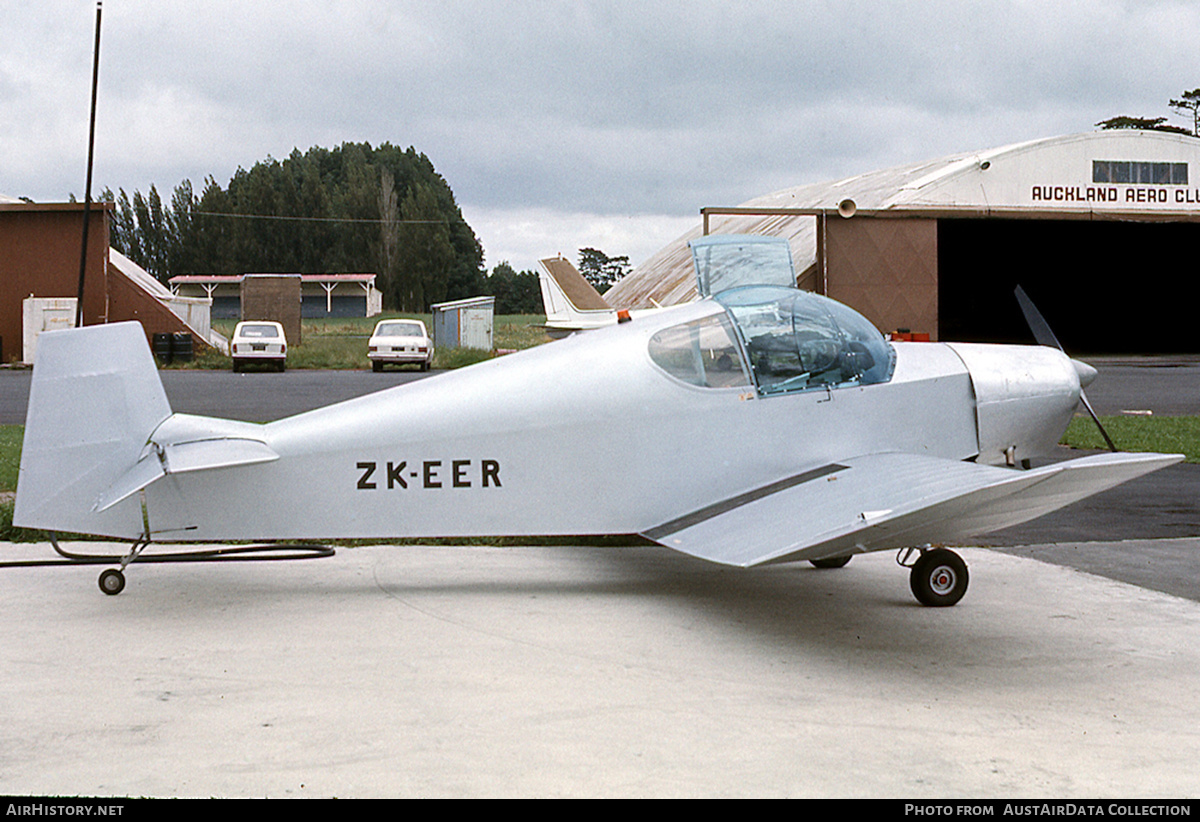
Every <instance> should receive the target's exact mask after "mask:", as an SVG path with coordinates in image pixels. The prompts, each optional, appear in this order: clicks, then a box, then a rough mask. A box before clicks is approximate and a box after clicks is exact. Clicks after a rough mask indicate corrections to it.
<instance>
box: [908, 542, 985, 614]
mask: <svg viewBox="0 0 1200 822" xmlns="http://www.w3.org/2000/svg"><path fill="white" fill-rule="evenodd" d="M969 581H970V577H969V575H968V574H967V563H965V562H963V558H962V557H960V556H959V555H958V554H956V553H954V552H953V551H949V550H947V549H945V548H935V549H933V550H930V551H925V552H924V553H923V554H921V557H920V559H918V560H917V561H916V562H915V563H913V566H912V572H911V573H910V575H909V578H908V583H909V586H910V587H911V588H912V592H913V596H915V597H916V598H917V602H920V603H921V604H922V605H928V606H930V607H932V608H946V607H948V606H951V605H954V604H956V603H957V602H958V601H959V600H960V599H962V598H963V595H964V594H965V593H966V592H967V584H968V582H969Z"/></svg>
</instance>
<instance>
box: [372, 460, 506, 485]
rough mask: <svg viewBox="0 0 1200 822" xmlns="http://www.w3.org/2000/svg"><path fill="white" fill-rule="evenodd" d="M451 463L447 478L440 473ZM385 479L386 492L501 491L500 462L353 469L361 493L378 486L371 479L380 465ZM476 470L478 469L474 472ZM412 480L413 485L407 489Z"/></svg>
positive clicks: (400, 464)
mask: <svg viewBox="0 0 1200 822" xmlns="http://www.w3.org/2000/svg"><path fill="white" fill-rule="evenodd" d="M447 462H449V463H450V476H449V477H446V476H444V475H443V474H442V473H441V472H442V470H443V469H444V468H445V465H446V463H447ZM381 464H382V465H383V466H384V469H385V474H386V475H387V487H388V490H395V489H397V488H399V489H401V490H407V489H409V488H431V489H433V488H501V487H502V484H501V482H500V461H499V460H470V459H466V460H423V461H421V462H420V463H416V464H414V465H413V466H412V467H411V468H410V467H409V465H408V461H407V460H400V461H398V462H394V461H388V462H386V463H378V462H359V463H356V466H357V468H358V470H359V471H361V472H362V473H361V474H360V475H359V477H358V484H357V485H356V487H357V488H358V489H359V490H361V491H374V490H377V489H378V488H379V483H378V481H376V480H375V479H373V478H374V476H375V472H376V471H378V470H379V466H380V465H381ZM475 466H479V467H478V469H476V467H475ZM409 480H412V485H411V486H410V485H409Z"/></svg>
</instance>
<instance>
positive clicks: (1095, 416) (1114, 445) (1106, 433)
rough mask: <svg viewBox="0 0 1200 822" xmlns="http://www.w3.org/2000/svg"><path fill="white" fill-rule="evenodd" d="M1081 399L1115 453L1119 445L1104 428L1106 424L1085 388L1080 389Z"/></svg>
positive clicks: (1109, 447)
mask: <svg viewBox="0 0 1200 822" xmlns="http://www.w3.org/2000/svg"><path fill="white" fill-rule="evenodd" d="M1079 401H1080V402H1081V403H1083V407H1084V408H1086V409H1087V412H1088V414H1089V415H1090V416H1091V418H1092V422H1094V423H1096V427H1097V428H1099V429H1100V436H1102V437H1104V441H1105V442H1107V443H1108V449H1109V450H1110V451H1112V452H1113V453H1116V452H1117V450H1118V449H1117V445H1116V443H1114V442H1113V441H1112V437H1110V436H1109V435H1108V432H1107V431H1105V430H1104V426H1103V425H1102V424H1101V423H1100V417H1098V416H1097V415H1096V412H1095V411H1093V410H1092V404H1091V403H1090V402H1088V398H1087V395H1086V394H1084V393H1083V389H1082V388H1080V389H1079Z"/></svg>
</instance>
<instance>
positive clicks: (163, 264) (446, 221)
mask: <svg viewBox="0 0 1200 822" xmlns="http://www.w3.org/2000/svg"><path fill="white" fill-rule="evenodd" d="M101 197H102V198H103V199H106V200H109V201H112V202H114V203H115V205H116V208H115V213H114V216H113V221H112V225H111V231H110V243H111V244H112V246H113V247H114V248H116V249H117V250H118V251H120V252H121V253H123V254H125V255H126V256H128V257H129V258H130V259H132V260H133V261H134V262H136V263H137V264H138V265H140V266H142V267H143V268H145V269H146V270H147V271H148V272H150V273H151V274H152V275H154V277H156V278H157V279H158V280H159V281H160V282H163V283H164V284H165V283H166V282H167V281H168V280H169V279H170V278H171V277H174V276H177V275H180V274H246V273H258V274H267V273H305V274H314V273H317V274H319V273H335V272H336V273H370V272H373V273H375V274H376V275H377V280H376V282H377V286H378V288H379V289H380V290H381V291H382V292H383V295H384V302H385V304H386V305H387V306H388V308H390V309H393V310H397V311H404V312H428V311H429V306H430V305H431V304H433V303H437V302H443V301H446V300H456V299H463V298H466V297H474V296H478V295H481V294H494V295H495V296H496V297H497V304H496V311H497V313H540V312H541V310H542V308H541V294H540V289H539V286H538V283H537V275H536V274H534V273H532V272H528V271H526V272H520V273H518V272H516V271H514V270H513V269H512V267H511V266H509V265H508V264H507V263H501V264H500V265H497V266H496V269H495V270H494V271H493V272H492V275H491V276H488V275H487V274H486V272H485V271H484V267H483V247H482V246H481V245H480V243H479V240H478V238H477V237H476V236H475V232H474V231H473V230H472V229H471V227H470V226H469V225H468V224H467V222H466V220H465V219H463V216H462V212H461V211H460V209H459V207H458V205H457V203H456V202H455V199H454V193H453V192H452V191H451V190H450V186H449V185H448V184H447V183H446V181H445V179H443V178H442V176H441V175H440V174H438V173H437V171H436V170H435V169H434V167H433V164H432V163H431V162H430V161H429V159H428V158H427V157H426V156H425V155H424V154H421V153H419V152H417V151H416V150H415V149H414V148H412V147H410V148H408V149H407V150H401V149H399V148H397V147H395V146H393V145H391V144H389V143H384V144H383V145H380V146H378V147H375V148H373V147H372V146H371V145H370V144H368V143H344V144H343V145H341V146H340V147H338V148H334V149H325V148H320V147H314V148H311V149H309V150H308V151H306V152H304V153H301V152H300V151H299V150H298V149H297V150H295V151H293V152H292V153H291V154H290V155H289V156H288V157H287V158H286V159H284V160H275V159H273V158H270V157H268V158H267V159H266V160H264V161H261V162H259V163H256V164H255V165H254V166H253V167H252V168H251V169H250V170H248V171H247V170H245V169H243V168H238V170H237V172H236V173H235V174H234V175H233V177H232V179H230V181H229V184H228V186H226V187H225V188H222V187H221V185H220V184H218V183H217V182H216V180H214V179H213V178H212V177H211V176H210V177H208V178H207V179H206V180H205V182H204V187H203V189H202V190H201V191H200V192H199V193H197V192H196V191H195V190H194V189H193V187H192V183H191V181H190V180H184V181H183V182H181V183H180V184H179V185H177V186H176V187H175V189H174V191H173V192H172V193H171V197H170V200H169V201H164V200H163V199H162V197H161V195H160V194H159V193H158V191H157V189H156V187H155V186H153V185H152V186H151V187H150V191H149V193H148V194H146V195H143V194H142V193H141V192H140V191H135V192H134V193H133V196H132V197H130V196H129V195H127V194H126V192H125V191H124V190H123V189H121V190H119V191H118V192H117V193H116V194H115V195H114V194H113V192H112V191H111V190H109V189H105V190H104V191H103V192H102V194H101ZM497 291H499V292H501V293H502V294H503V301H501V293H496V292H497Z"/></svg>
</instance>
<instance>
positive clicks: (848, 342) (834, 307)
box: [650, 286, 896, 396]
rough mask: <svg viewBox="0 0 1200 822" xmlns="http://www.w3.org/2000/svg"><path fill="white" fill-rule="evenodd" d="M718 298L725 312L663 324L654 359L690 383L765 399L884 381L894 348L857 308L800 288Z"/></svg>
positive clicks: (734, 292)
mask: <svg viewBox="0 0 1200 822" xmlns="http://www.w3.org/2000/svg"><path fill="white" fill-rule="evenodd" d="M715 300H716V301H717V303H718V304H720V305H721V306H722V307H723V308H724V309H725V311H724V313H722V314H715V315H711V316H709V317H705V318H704V319H701V320H697V321H692V322H688V323H682V324H680V325H677V326H671V327H670V328H665V329H663V330H661V331H659V332H658V333H656V334H655V335H654V336H653V337H652V338H651V339H650V357H651V359H652V360H653V361H654V362H655V363H656V364H657V365H658V366H659V367H661V368H662V369H663V370H665V371H666V372H667V373H668V374H670V375H671V376H673V377H675V378H676V379H680V380H682V381H684V382H686V383H689V384H692V385H698V386H703V387H708V388H733V387H746V386H749V385H753V386H754V387H756V388H757V389H758V393H759V394H761V395H763V396H770V395H777V394H787V393H793V392H798V391H812V390H818V389H820V390H826V389H832V388H841V387H848V386H855V385H871V384H876V383H883V382H887V381H888V380H890V379H891V377H892V372H893V370H894V369H895V363H896V355H895V351H894V350H893V349H892V347H891V346H890V345H889V344H888V342H887V341H886V340H885V339H884V337H883V335H882V334H880V333H879V331H878V330H877V329H876V328H875V326H873V325H871V323H870V322H868V321H867V319H866V318H865V317H863V316H862V315H861V314H859V313H858V312H857V311H854V310H853V309H851V308H849V307H847V306H844V305H842V304H841V303H838V302H835V301H833V300H830V299H828V298H826V297H822V296H820V295H818V294H813V293H810V292H807V291H800V290H799V289H796V288H787V287H780V286H744V287H740V288H734V289H730V290H727V291H723V292H721V293H720V294H717V295H716V297H715Z"/></svg>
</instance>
